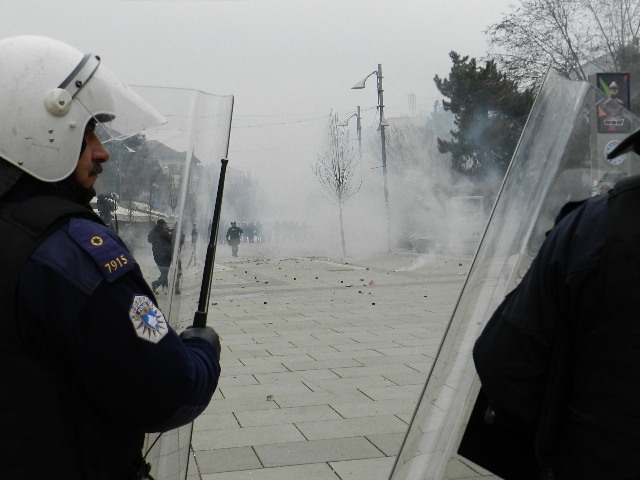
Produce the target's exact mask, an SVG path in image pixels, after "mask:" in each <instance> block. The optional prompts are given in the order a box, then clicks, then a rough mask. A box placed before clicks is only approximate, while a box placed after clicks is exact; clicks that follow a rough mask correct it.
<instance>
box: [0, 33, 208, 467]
mask: <svg viewBox="0 0 640 480" xmlns="http://www.w3.org/2000/svg"><path fill="white" fill-rule="evenodd" d="M0 65H1V66H2V75H1V76H0V83H2V87H3V88H2V90H3V92H4V94H6V97H4V98H0V103H1V104H2V108H3V109H4V114H3V115H2V117H0V256H1V257H2V264H3V275H2V276H1V278H0V283H1V284H2V287H1V288H0V299H1V301H2V305H3V315H2V316H1V317H0V326H1V328H2V332H3V333H2V335H1V336H0V362H1V364H2V368H1V369H0V385H2V387H1V389H0V396H1V397H2V401H0V435H1V437H2V443H3V448H1V449H0V478H3V479H5V478H6V479H12V480H31V479H35V478H50V479H65V480H87V479H96V480H134V479H138V480H140V479H145V478H150V476H149V475H148V472H149V466H148V465H147V464H146V463H145V460H144V459H143V453H142V447H143V442H144V435H145V432H165V431H168V430H171V429H174V428H177V427H179V426H181V425H186V424H188V423H190V422H192V421H193V420H194V419H195V418H196V417H197V416H198V415H199V414H200V413H201V412H202V411H203V410H204V409H205V408H206V406H207V404H208V403H209V401H210V399H211V396H212V395H213V392H214V391H215V388H216V386H217V383H218V378H219V376H220V361H219V360H220V340H219V338H218V335H217V334H216V332H215V331H214V330H213V329H212V328H210V327H206V328H189V329H187V330H185V331H184V332H183V333H181V334H180V335H178V334H177V333H176V332H175V331H174V330H173V329H172V328H171V327H170V326H169V324H168V322H167V319H166V318H165V316H164V315H163V312H162V311H161V310H160V308H159V307H158V305H157V302H156V299H155V296H154V294H153V292H152V290H151V288H150V287H149V285H148V284H147V283H146V282H145V280H144V277H143V275H142V272H141V270H140V267H139V265H138V263H137V262H136V260H135V258H134V257H133V255H132V254H131V253H130V252H129V250H128V249H127V248H126V246H125V245H124V243H123V242H122V241H121V239H120V238H119V237H118V235H117V234H116V233H115V232H114V231H113V230H111V229H110V228H108V227H107V226H105V225H104V223H103V222H102V220H101V219H100V218H99V217H98V216H97V215H96V214H95V213H94V212H93V210H92V209H91V208H90V206H89V202H90V200H91V199H92V198H93V197H94V195H95V190H94V189H93V184H94V182H95V181H96V179H97V178H98V175H99V174H100V173H101V172H102V169H103V166H104V165H105V163H106V162H107V161H108V160H109V153H108V152H107V150H105V148H104V146H103V145H102V143H101V141H100V140H99V139H98V137H97V135H96V128H98V125H99V123H100V122H108V121H111V122H112V126H113V129H114V130H115V131H117V132H119V133H121V134H123V135H126V134H127V133H134V132H132V131H129V130H127V129H128V126H131V125H133V123H135V122H132V120H135V119H136V118H137V119H138V120H141V122H142V123H144V124H146V125H142V126H143V127H144V126H147V127H151V126H154V125H158V124H161V123H162V122H163V120H164V119H163V118H162V116H161V115H160V114H159V113H158V112H156V111H155V110H154V109H153V108H152V107H150V106H149V105H147V104H146V103H145V102H144V101H142V100H141V99H140V98H139V97H138V96H137V95H135V94H134V93H133V92H132V91H131V90H130V89H128V87H126V86H125V85H124V84H122V83H121V82H119V81H117V79H116V78H115V76H113V74H111V73H110V72H109V71H108V70H107V69H106V68H105V67H104V66H103V65H102V64H101V60H100V58H99V57H98V56H94V55H83V54H82V53H81V52H79V51H78V50H76V49H75V48H73V47H70V46H69V45H66V44H64V43H62V42H58V41H56V40H52V39H49V38H45V37H36V36H22V37H13V38H9V39H5V40H2V41H0ZM121 111H122V112H128V113H129V115H136V118H131V117H127V118H125V119H124V120H125V121H124V122H123V123H120V124H118V121H117V120H116V119H117V118H118V115H120V112H121ZM138 125H140V124H138Z"/></svg>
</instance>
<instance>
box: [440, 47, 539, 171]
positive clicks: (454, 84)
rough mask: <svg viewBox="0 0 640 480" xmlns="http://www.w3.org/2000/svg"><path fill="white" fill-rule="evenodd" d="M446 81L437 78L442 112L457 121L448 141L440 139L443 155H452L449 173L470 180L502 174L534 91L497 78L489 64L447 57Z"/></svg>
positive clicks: (465, 58)
mask: <svg viewBox="0 0 640 480" xmlns="http://www.w3.org/2000/svg"><path fill="white" fill-rule="evenodd" d="M449 56H450V57H451V60H452V62H453V66H452V67H451V72H450V73H449V77H448V78H446V79H442V78H440V77H439V76H438V75H436V76H435V78H434V82H435V84H436V87H437V88H438V90H439V91H440V93H441V94H442V95H444V96H445V97H447V98H448V99H449V100H443V101H442V105H443V107H444V109H445V110H446V111H450V112H451V113H453V114H454V115H455V121H454V123H455V126H456V127H457V130H452V131H451V132H450V133H451V136H452V139H451V140H446V139H442V138H438V149H439V151H440V152H441V153H450V154H451V160H452V168H453V169H454V171H457V172H460V173H463V174H465V175H468V176H471V177H473V178H478V179H480V178H482V177H484V176H486V175H488V174H490V173H492V172H496V173H499V174H501V175H502V174H504V172H505V171H506V168H507V166H508V165H509V161H510V160H511V156H512V155H513V152H514V150H515V147H516V145H517V143H518V140H519V138H520V133H521V132H522V129H523V128H524V125H525V123H526V120H527V115H528V114H529V110H530V109H531V106H532V105H533V99H534V93H533V90H532V89H525V90H520V89H519V88H518V84H517V83H516V82H514V81H512V80H509V79H508V78H507V77H506V76H505V75H504V74H503V73H502V72H500V71H499V70H498V69H497V67H496V64H495V63H494V62H493V61H488V62H486V63H485V65H484V66H479V65H478V64H477V62H476V59H475V58H471V59H469V57H468V56H465V57H460V55H458V54H457V53H456V52H453V51H452V52H451V53H450V54H449Z"/></svg>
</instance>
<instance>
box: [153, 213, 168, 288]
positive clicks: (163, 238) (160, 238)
mask: <svg viewBox="0 0 640 480" xmlns="http://www.w3.org/2000/svg"><path fill="white" fill-rule="evenodd" d="M147 241H148V242H149V243H150V244H151V251H152V252H153V260H154V261H155V262H156V265H158V268H159V269H160V276H159V277H158V279H157V280H155V281H154V282H151V288H152V289H153V293H158V292H157V290H158V288H164V289H165V290H166V288H167V285H168V275H169V267H170V266H171V256H172V255H173V241H172V234H171V232H170V231H169V229H168V228H167V222H166V221H165V220H164V218H160V219H158V221H157V222H156V225H155V226H154V227H153V229H151V231H150V232H149V234H148V235H147Z"/></svg>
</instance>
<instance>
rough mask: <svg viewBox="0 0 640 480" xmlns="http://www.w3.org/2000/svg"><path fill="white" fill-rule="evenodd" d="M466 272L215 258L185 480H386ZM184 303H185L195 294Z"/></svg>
mask: <svg viewBox="0 0 640 480" xmlns="http://www.w3.org/2000/svg"><path fill="white" fill-rule="evenodd" d="M469 267H470V258H468V257H467V258H462V257H444V256H435V255H434V256H430V255H421V256H420V255H417V254H415V253H410V252H407V251H397V252H395V251H394V252H393V253H391V254H380V255H376V256H371V257H369V258H362V259H357V260H356V259H329V258H317V257H286V255H282V254H279V255H277V254H275V253H273V252H271V253H270V252H269V246H268V244H242V245H240V257H239V258H232V257H231V256H230V255H229V254H228V253H227V252H226V251H224V252H223V254H222V255H219V256H218V259H217V261H216V270H215V272H214V278H213V285H212V292H211V306H210V310H209V323H210V324H211V325H212V326H214V327H215V329H216V330H217V332H218V333H219V334H220V336H221V338H222V345H223V351H222V359H221V362H222V377H221V379H220V384H219V388H218V390H217V391H216V393H215V395H214V398H213V400H212V402H211V404H210V405H209V407H208V408H207V410H205V412H204V413H203V414H202V415H201V416H200V417H199V418H198V419H197V420H196V422H195V424H194V429H193V437H192V448H193V455H192V458H191V461H190V466H189V477H188V478H189V480H196V479H198V480H236V479H242V480H244V479H257V480H271V479H274V480H276V479H277V480H282V479H288V478H295V479H318V480H324V479H327V480H339V479H342V480H347V479H348V480H355V479H362V480H386V479H387V478H388V476H389V473H390V471H391V468H392V466H393V462H394V457H395V455H397V453H398V451H399V448H400V445H401V443H402V440H403V439H404V435H405V433H406V430H407V427H408V422H410V420H411V416H412V414H413V411H414V408H415V405H416V402H417V400H418V397H419V395H420V392H421V391H422V388H423V385H424V383H425V380H426V378H427V375H428V373H429V369H430V368H431V365H432V362H433V358H434V357H435V355H436V353H437V351H438V347H439V345H440V342H441V340H442V335H443V332H444V330H445V328H446V325H447V322H448V321H449V318H450V316H451V313H452V311H453V308H454V305H455V302H456V300H457V298H458V295H459V293H460V290H461V288H462V285H463V282H464V280H465V278H466V275H467V273H468V269H469ZM183 295H184V297H183V299H182V301H192V302H196V303H197V296H198V295H197V292H196V291H195V287H194V288H193V289H191V290H189V288H188V286H187V287H186V289H185V288H183Z"/></svg>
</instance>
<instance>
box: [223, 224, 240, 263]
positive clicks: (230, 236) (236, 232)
mask: <svg viewBox="0 0 640 480" xmlns="http://www.w3.org/2000/svg"><path fill="white" fill-rule="evenodd" d="M242 233H243V232H242V229H241V228H240V227H238V226H237V225H236V222H231V226H230V227H229V229H228V230H227V243H228V244H229V246H230V247H231V255H232V256H234V257H237V256H238V245H240V238H241V237H242Z"/></svg>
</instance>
